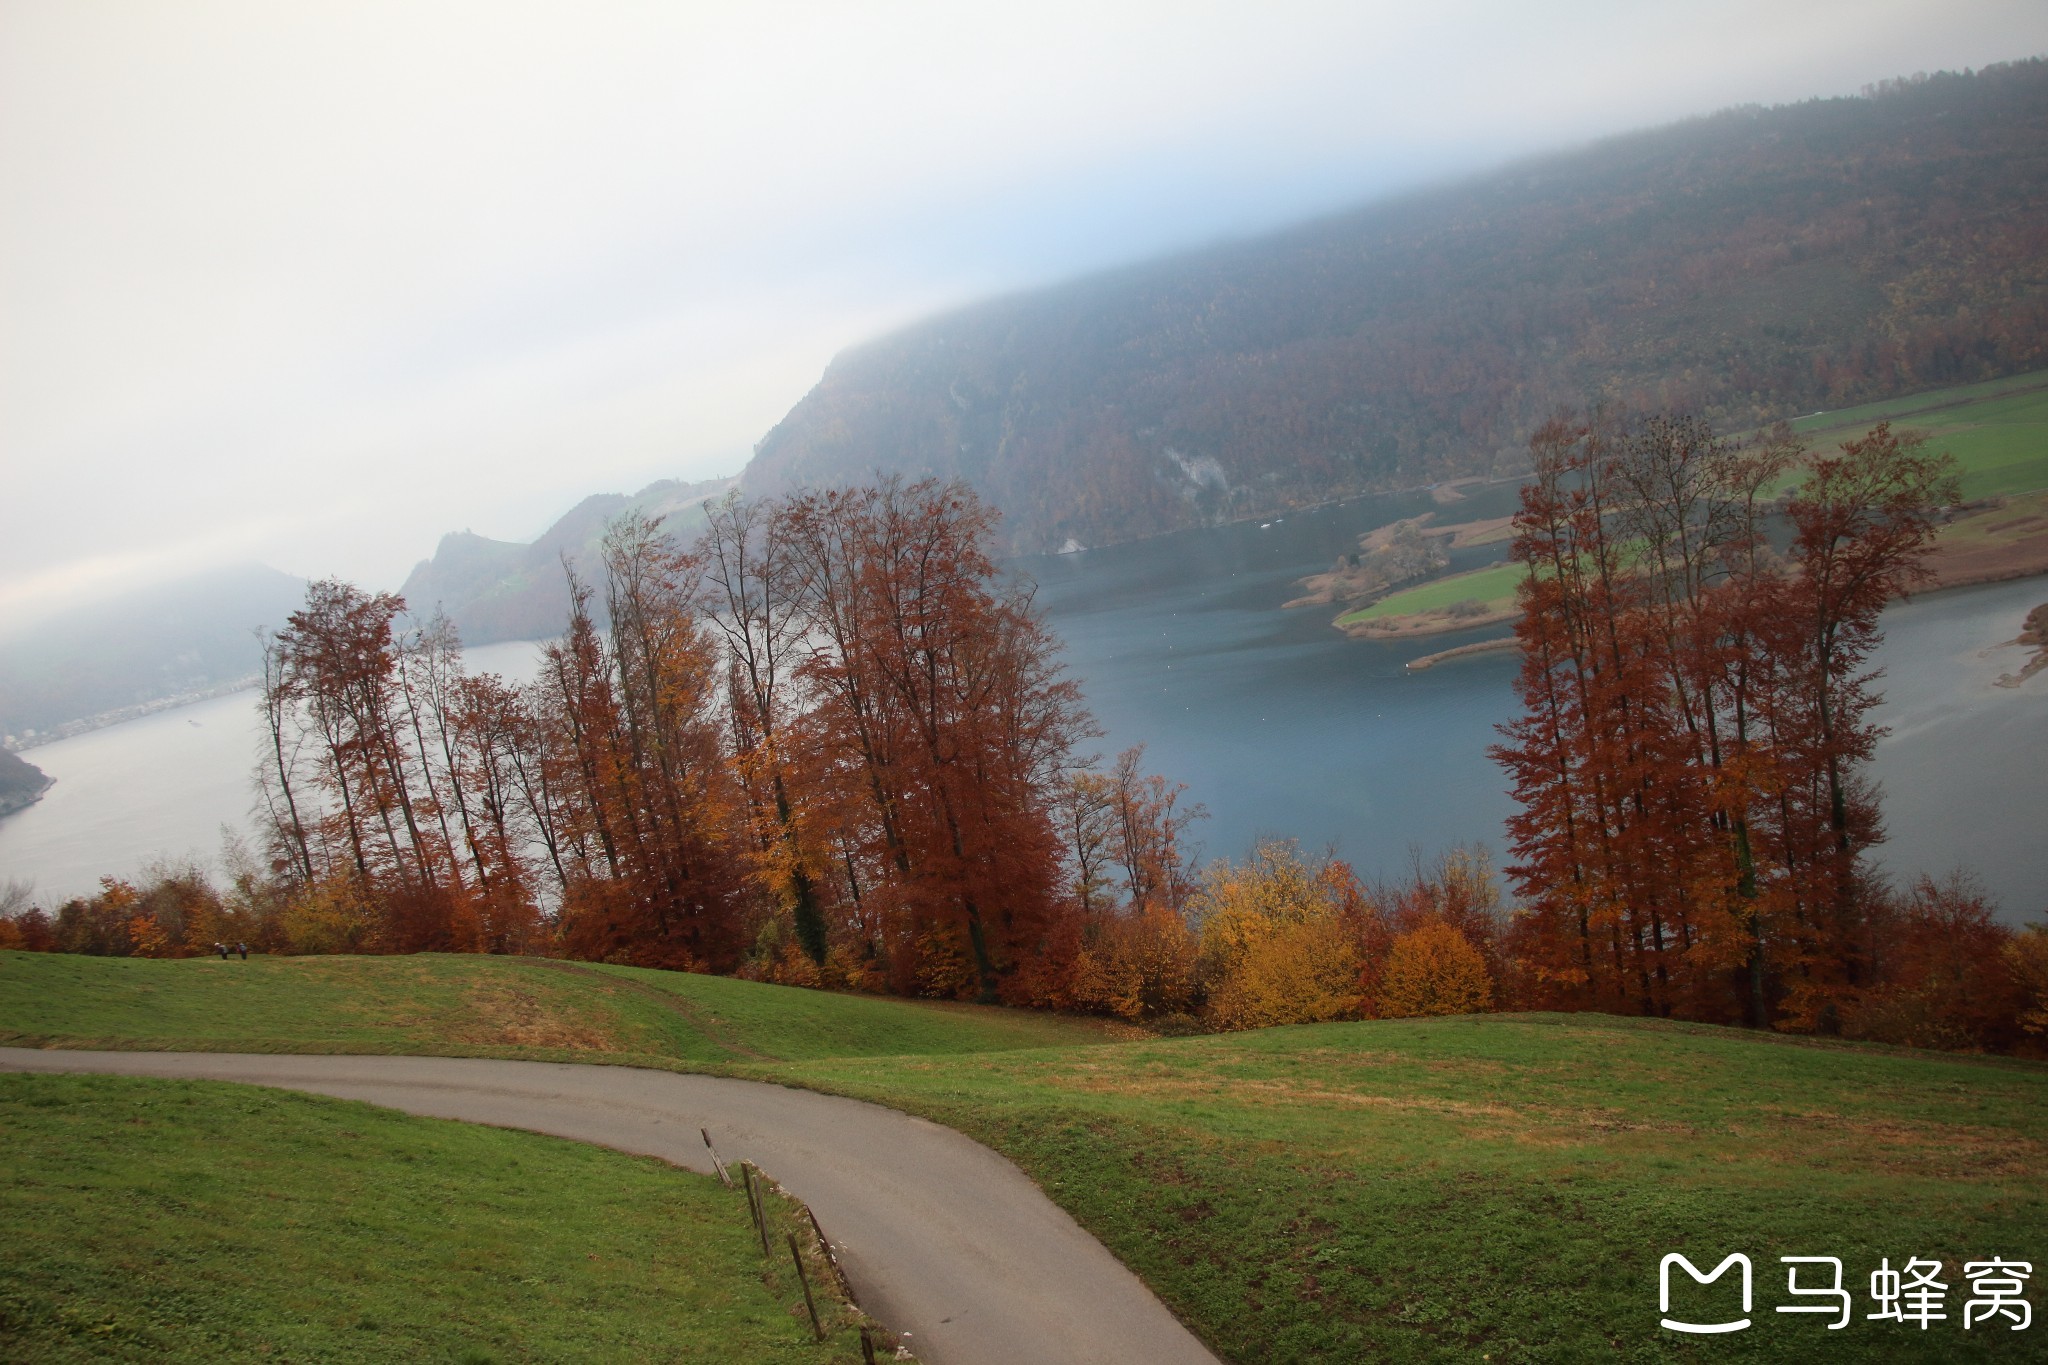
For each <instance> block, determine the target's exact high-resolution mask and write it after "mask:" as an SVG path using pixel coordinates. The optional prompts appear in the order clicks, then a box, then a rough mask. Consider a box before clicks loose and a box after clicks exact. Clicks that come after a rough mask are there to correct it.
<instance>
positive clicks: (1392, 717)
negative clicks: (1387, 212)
mask: <svg viewBox="0 0 2048 1365" xmlns="http://www.w3.org/2000/svg"><path fill="white" fill-rule="evenodd" d="M1513 496H1514V494H1513V490H1512V488H1510V487H1507V486H1498V487H1494V488H1489V489H1482V490H1480V491H1479V492H1477V493H1476V494H1475V495H1474V496H1472V497H1470V498H1469V499H1467V500H1466V501H1463V502H1460V503H1457V504H1455V505H1452V506H1448V507H1442V508H1437V509H1436V510H1437V511H1438V512H1439V520H1440V521H1445V522H1450V521H1461V520H1468V519H1473V518H1477V517H1482V516H1492V515H1499V514H1501V513H1503V512H1506V511H1508V510H1511V505H1512V499H1513ZM1432 507H1433V503H1432V501H1431V498H1430V496H1429V495H1428V494H1415V495H1410V496H1404V497H1391V498H1373V499H1366V500H1361V501H1359V502H1355V503H1349V504H1344V505H1341V506H1336V507H1330V508H1324V509H1321V510H1319V511H1314V512H1308V513H1302V514H1296V515H1292V516H1289V517H1287V518H1285V519H1284V520H1282V521H1280V522H1277V523H1274V524H1272V525H1270V526H1268V527H1265V528H1261V527H1260V526H1258V525H1256V524H1250V523H1247V524H1241V525H1235V526H1225V527H1216V528H1210V529H1205V530H1200V531H1189V532H1183V533H1180V534H1177V535H1172V536H1165V537H1161V538H1159V539H1156V540H1150V541H1145V542H1143V543H1140V544H1137V545H1128V546H1119V547H1112V548H1109V549H1101V550H1090V551H1086V552H1084V553H1080V554H1073V555H1063V556H1049V557H1044V558H1035V559H1031V560H1027V561H1024V562H1023V563H1022V564H1021V565H1020V567H1021V568H1022V569H1023V571H1024V572H1026V573H1028V574H1029V575H1030V576H1031V577H1033V578H1034V579H1036V581H1037V582H1038V584H1039V601H1040V603H1041V604H1042V605H1043V606H1044V607H1045V609H1046V612H1047V615H1048V617H1049V619H1050V621H1051V623H1052V625H1053V627H1054V628H1055V630H1057V631H1058V633H1059V634H1060V635H1061V637H1062V638H1063V639H1064V640H1065V641H1066V658H1067V662H1068V666H1069V667H1070V669H1071V670H1072V672H1073V674H1074V675H1075V676H1076V677H1077V678H1078V679H1080V681H1081V683H1082V685H1083V687H1084V689H1085V690H1086V692H1087V695H1088V700H1089V703H1090V705H1091V707H1092V708H1093V710H1094V712H1095V714H1096V716H1097V718H1098V719H1099V720H1100V721H1101V723H1102V726H1103V728H1104V730H1105V731H1106V732H1107V733H1106V734H1105V736H1104V738H1103V739H1102V740H1100V741H1098V744H1097V747H1098V748H1099V749H1100V750H1101V751H1102V752H1103V753H1104V754H1105V755H1108V754H1113V753H1114V752H1115V751H1116V750H1117V749H1119V748H1122V747H1124V746H1126V745H1129V744H1134V743H1139V742H1143V743H1144V744H1145V745H1146V755H1147V763H1148V765H1149V766H1150V767H1151V768H1152V770H1154V771H1157V772H1162V773H1165V774H1166V775H1168V776H1169V777H1171V778H1173V779H1175V780H1176V781H1180V782H1185V783H1186V784H1187V785H1188V787H1189V791H1188V794H1187V796H1188V799H1191V800H1196V801H1200V802H1202V803H1203V804H1204V805H1206V806H1207V807H1208V809H1209V811H1210V818H1209V819H1208V820H1206V821H1204V822H1202V823H1201V824H1200V825H1198V826H1196V829H1195V834H1196V836H1197V837H1198V838H1199V840H1200V841H1201V843H1202V844H1203V845H1204V846H1205V849H1206V851H1207V853H1208V854H1209V855H1211V856H1213V855H1218V854H1227V855H1229V856H1232V857H1237V856H1241V855H1242V854H1243V852H1244V851H1245V849H1246V848H1248V847H1249V846H1250V844H1251V843H1252V841H1253V840H1254V839H1256V838H1259V837H1262V836H1266V835H1279V836H1283V837H1291V838H1294V839H1297V840H1299V841H1300V842H1301V844H1302V846H1303V847H1304V848H1306V849H1308V850H1310V851H1311V852H1315V851H1320V850H1321V849H1323V848H1326V847H1329V848H1334V849H1336V850H1337V851H1338V852H1339V853H1340V854H1341V855H1342V856H1344V857H1346V858H1348V859H1350V860H1351V861H1352V862H1353V864H1354V865H1355V866H1357V867H1358V869H1359V871H1360V872H1361V873H1362V874H1364V875H1365V876H1367V877H1372V876H1374V875H1381V874H1384V875H1388V876H1394V875H1398V874H1399V872H1400V871H1401V870H1402V869H1404V868H1405V867H1406V866H1407V864H1408V862H1409V859H1410V856H1411V852H1412V853H1419V854H1421V855H1422V856H1424V857H1428V856H1433V855H1434V854H1435V853H1436V852H1437V851H1438V850H1440V849H1442V848H1444V847H1446V846H1447V845H1449V844H1452V843H1456V842H1466V843H1484V844H1486V845H1488V846H1489V847H1491V848H1492V849H1493V850H1494V851H1495V852H1496V854H1498V853H1499V851H1500V849H1501V845H1502V835H1501V822H1502V820H1503V819H1504V818H1505V817H1506V816H1507V814H1508V812H1509V808H1510V802H1509V800H1508V798H1507V795H1506V793H1505V789H1504V784H1503V781H1502V777H1501V773H1500V771H1499V769H1497V768H1496V767H1494V765H1493V764H1492V763H1491V762H1489V761H1488V760H1487V758H1486V756H1485V751H1486V747H1487V745H1489V744H1491V743H1492V742H1493V741H1494V739H1495V733H1494V726H1495V725H1497V724H1498V723H1500V722H1501V721H1503V720H1505V719H1507V718H1508V716H1509V715H1510V714H1512V711H1513V708H1514V696H1513V692H1512V690H1511V682H1512V679H1513V675H1514V669H1515V661H1514V657H1513V655H1512V654H1509V653H1499V654H1485V655H1479V656H1476V657H1472V658H1467V659H1461V660H1456V661H1453V662H1451V663H1448V664H1443V665H1439V666H1438V667H1436V668H1432V669H1428V670H1425V671H1422V672H1419V673H1417V672H1410V671H1409V670H1408V669H1407V668H1406V664H1407V663H1408V661H1409V660H1410V659H1413V658H1416V657H1419V656H1421V655H1423V654H1427V653H1433V652H1435V651H1438V650H1441V649H1445V648H1448V647H1450V646H1452V645H1456V644H1462V643H1466V642H1468V641H1470V640H1475V639H1483V638H1486V636H1488V635H1499V634H1502V633H1504V632H1503V631H1502V630H1501V629H1500V628H1494V629H1493V630H1491V631H1485V630H1482V631H1474V632H1467V633H1465V634H1461V635H1445V636H1436V637H1431V638H1429V639H1424V640H1414V641H1405V642H1398V643H1396V642H1368V641H1360V640H1350V639H1347V638H1345V637H1344V636H1343V635H1342V634H1340V633H1339V632H1338V631H1336V630H1334V629H1333V628H1332V627H1331V626H1330V620H1331V619H1332V617H1334V616H1335V614H1336V610H1335V608H1330V607H1315V608H1298V609H1296V610H1293V611H1284V612H1283V611H1281V610H1280V603H1282V602H1284V601H1286V600H1288V599H1289V598H1291V597H1293V596H1295V595H1297V593H1298V591H1299V589H1298V588H1296V587H1295V580H1296V579H1298V578H1300V577H1301V576H1302V575H1304V574H1307V573H1312V572H1318V571H1321V570H1323V569H1326V568H1328V567H1329V565H1330V564H1331V562H1332V561H1333V560H1334V559H1335V558H1336V557H1337V555H1338V554H1340V553H1342V552H1344V551H1347V550H1350V549H1352V548H1354V547H1355V544H1356V538H1357V536H1358V535H1359V533H1360V532H1361V531H1364V530H1367V529H1370V528H1371V527H1373V526H1376V525H1380V524H1382V523H1384V522H1385V521H1387V520H1390V519H1391V518H1393V517H1397V516H1409V515H1414V514H1416V513H1419V512H1423V511H1428V510H1431V509H1432ZM1491 554H1492V551H1490V550H1484V549H1482V550H1472V551H1465V552H1461V553H1460V554H1459V555H1458V556H1457V558H1456V562H1455V563H1454V566H1453V567H1465V566H1466V565H1467V564H1470V563H1477V562H1483V561H1484V560H1485V559H1487V558H1489V557H1490V556H1491ZM2042 601H2048V579H2032V580H2022V581H2019V582H2015V583H2006V584H1996V585H1992V586H1989V587H1982V588H1969V589H1963V590H1960V591H1955V592H1948V593H1940V594H1936V595H1932V596H1925V597H1920V598H1916V599H1914V600H1913V601H1911V602H1906V603H1901V604H1898V605H1896V606H1894V607H1893V608H1892V609H1891V610H1890V611H1889V612H1888V613H1887V614H1886V618H1885V625H1886V632H1887V636H1886V642H1885V646H1884V649H1883V651H1882V653H1881V655H1880V660H1879V661H1880V663H1881V664H1882V665H1883V666H1884V668H1885V669H1886V673H1887V676H1886V678H1885V680H1884V681H1883V682H1882V683H1881V684H1880V685H1879V686H1880V690H1881V691H1883V692H1884V693H1885V694H1886V702H1885V705H1884V707H1883V708H1882V709H1881V711H1880V712H1879V716H1878V719H1879V720H1880V721H1881V722H1882V723H1883V724H1886V725H1888V726H1890V727H1891V730H1892V733H1891V734H1890V735H1889V736H1888V737H1887V738H1886V739H1885V740H1884V741H1883V742H1882V743H1881V744H1880V746H1879V750H1878V757H1877V760H1876V764H1875V770H1876V776H1877V777H1878V779H1879V780H1880V781H1881V782H1882V783H1883V786H1884V789H1885V792H1886V800H1885V806H1884V810H1885V819H1886V825H1887V828H1888V829H1889V831H1890V835H1891V837H1890V841H1889V842H1888V843H1886V844H1885V845H1884V846H1883V847H1882V848H1881V849H1880V850H1878V860H1879V861H1880V862H1881V863H1882V864H1883V865H1884V867H1886V868H1887V869H1888V870H1890V871H1891V872H1892V873H1894V874H1895V875H1900V876H1912V875H1916V874H1918V873H1921V872H1928V873H1934V874H1937V875H1938V874H1940V873H1943V872H1946V871H1948V870H1949V869H1950V868H1952V867H1954V866H1957V865H1961V866H1963V867H1966V868H1968V869H1970V870H1972V871H1974V872H1976V873H1977V874H1978V875H1979V876H1980V877H1981V878H1982V879H1983V880H1984V882H1985V884H1986V886H1987V887H1988V888H1989V889H1990V890H1991V891H1992V893H1993V894H1994V895H1996V896H1997V897H1998V898H1999V900H2000V902H2001V904H2002V906H2003V909H2004V913H2005V915H2006V917H2007V918H2009V919H2013V920H2019V919H2024V918H2039V917H2041V916H2042V915H2043V914H2044V912H2048V838H2044V837H2043V832H2044V829H2048V818H2044V813H2048V674H2037V675H2036V676H2035V677H2034V678H2033V679H2032V680H2030V681H2029V682H2028V683H2027V684H2026V685H2025V686H2024V687H2022V688H2019V689H2006V688H1998V687H1994V686H1993V685H1992V682H1993V680H1994V679H1995V678H1996V677H1998V675H1999V674H2001V673H2005V672H2011V671H2015V670H2016V669H2017V668H2018V666H2019V663H2020V661H2021V658H2020V651H2019V650H2017V649H2003V650H2000V649H1994V648H1992V647H1993V646H1995V645H1997V644H1998V643H1999V642H2001V641H2005V640H2010V639H2011V638H2012V637H2013V636H2014V635H2015V634H2017V633H2018V630H2019V626H2020V622H2021V620H2022V618H2023V617H2024V616H2025V615H2026V612H2027V610H2028V609H2029V608H2031V607H2032V606H2034V605H2036V604H2038V603H2040V602H2042ZM533 654H534V650H533V646H531V645H526V644H503V645H490V646H485V647H483V648H480V649H474V650H471V651H470V653H469V659H470V665H471V667H472V668H474V669H478V670H486V669H488V670H494V671H497V672H501V673H504V674H506V675H507V676H508V677H521V676H525V675H526V674H528V673H529V672H530V671H531V668H532V660H533ZM258 732H259V726H258V723H257V719H256V715H255V708H254V704H253V700H252V697H251V696H250V695H249V694H243V695H240V696H235V697H225V698H219V699H216V700H213V701H208V702H202V703H199V704H197V705H194V706H189V707H185V708H182V709H180V710H176V711H169V712H164V713H161V714H158V715H154V716H149V717H146V718H144V719H142V720H138V721H131V722H129V723H128V724H125V725H120V726H115V727H112V728H110V729H107V730H101V731H96V732H94V733H92V734H88V735H81V736H78V737H77V738H74V739H69V740H64V741H61V742H59V743H56V744H50V745H45V746H43V747H41V748H37V749H33V750H30V751H29V752H28V753H27V755H26V757H27V758H28V759H29V760H30V761H32V762H34V763H35V764H37V765H38V766H39V767H41V768H43V769H44V770H45V771H46V772H48V773H49V774H50V775H51V776H53V777H55V778H57V779H58V781H57V785H56V786H55V787H53V788H52V789H51V790H50V792H49V794H48V795H47V796H45V797H44V798H43V800H42V801H41V802H40V803H39V804H38V805H36V806H33V807H31V808H30V809H28V810H26V811H23V812H21V813H20V814H17V815H14V816H10V817H8V818H6V819H5V820H0V879H5V878H8V877H17V878H31V879H33V880H34V881H35V883H36V884H37V887H38V890H39V891H40V892H41V896H40V899H42V900H43V901H44V902H45V903H55V901H57V900H59V899H61V898H62V897H64V896H68V895H74V894H78V893H80V892H83V891H89V890H91V889H92V888H93V887H94V886H95V884H96V880H97V878H98V877H99V876H100V875H102V874H105V873H112V874H116V875H129V874H132V873H133V872H135V871H136V870H137V869H138V868H139V867H140V866H141V865H142V864H143V863H144V862H145V861H146V860H147V859H149V858H150V857H152V856H155V855H159V854H166V853H167V854H172V855H181V856H197V857H200V858H208V857H210V856H211V855H212V854H213V853H214V851H215V850H217V849H218V847H219V845H220V827H221V826H222V825H223V824H227V825H230V826H233V827H236V828H240V827H242V826H244V825H245V823H246V821H247V816H248V808H249V802H250V797H249V786H248V781H249V773H250V770H251V768H252V767H253V765H254V763H255V761H256V755H257V751H258V743H259V739H258Z"/></svg>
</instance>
